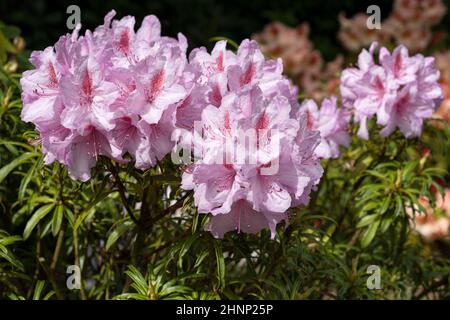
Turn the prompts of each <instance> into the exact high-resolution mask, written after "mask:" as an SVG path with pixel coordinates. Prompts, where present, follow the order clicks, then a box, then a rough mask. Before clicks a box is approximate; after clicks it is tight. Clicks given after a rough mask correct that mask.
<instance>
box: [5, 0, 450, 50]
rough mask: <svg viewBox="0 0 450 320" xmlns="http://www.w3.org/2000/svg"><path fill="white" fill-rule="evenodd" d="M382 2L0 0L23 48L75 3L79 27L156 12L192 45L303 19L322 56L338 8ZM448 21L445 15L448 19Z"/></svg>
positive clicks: (43, 40) (41, 42)
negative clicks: (114, 16) (112, 14)
mask: <svg viewBox="0 0 450 320" xmlns="http://www.w3.org/2000/svg"><path fill="white" fill-rule="evenodd" d="M375 3H376V4H378V5H379V6H380V7H381V11H382V15H383V16H387V15H388V14H389V12H390V10H391V7H392V1H389V0H388V1H374V0H368V1H366V0H350V1H339V0H325V1H318V0H310V1H308V0H306V1H305V0H296V1H288V0H271V1H256V0H253V1H245V0H228V1H207V0H190V1H180V0H158V1H117V0H116V1H106V0H102V1H74V0H70V1H55V0H53V1H47V0H33V1H19V0H0V20H2V21H4V22H6V23H7V24H12V25H16V26H18V27H20V28H21V29H22V34H23V35H24V37H25V39H26V41H27V47H28V49H42V48H44V47H45V46H48V45H52V44H53V43H55V42H56V41H57V39H58V37H59V36H60V35H62V34H64V33H67V32H68V30H67V28H66V19H67V17H68V14H66V8H67V6H68V5H70V4H77V5H79V6H80V8H81V22H82V24H83V27H84V28H89V29H93V28H95V26H97V25H99V24H101V23H102V22H103V16H104V15H105V14H106V13H107V12H108V11H109V10H111V9H113V8H114V9H115V10H116V11H117V13H118V17H122V16H124V15H134V16H136V18H137V21H138V25H139V24H140V21H141V20H142V18H143V17H144V16H145V15H148V14H155V15H157V16H158V17H159V18H160V20H161V22H162V25H163V34H164V35H172V36H173V35H175V34H176V33H177V32H182V33H184V34H185V35H186V36H187V38H188V40H189V45H190V46H191V47H195V46H201V45H206V46H208V45H209V43H208V39H209V38H210V37H213V36H226V37H229V38H231V39H234V40H236V41H240V40H242V39H244V38H247V37H249V36H250V35H251V34H252V33H254V32H257V31H259V30H262V29H263V27H264V25H266V24H267V23H269V22H271V21H274V20H279V21H282V22H284V23H286V24H288V25H291V26H295V25H297V24H299V23H301V22H303V21H308V22H309V23H310V24H311V30H312V32H311V38H312V39H313V41H314V43H315V45H316V46H317V47H318V49H319V50H321V51H322V52H323V53H324V55H325V57H326V58H327V59H331V58H333V57H334V56H335V55H336V54H337V53H338V52H339V51H341V50H342V48H341V46H340V44H339V42H338V41H337V40H336V33H337V31H338V29H339V23H338V20H337V16H338V13H339V12H341V11H343V12H346V13H347V14H348V15H353V14H354V13H356V12H360V11H363V12H364V11H365V10H366V8H367V7H368V6H369V5H371V4H375ZM447 22H448V19H447Z"/></svg>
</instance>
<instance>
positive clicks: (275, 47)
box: [253, 22, 343, 101]
mask: <svg viewBox="0 0 450 320" xmlns="http://www.w3.org/2000/svg"><path fill="white" fill-rule="evenodd" d="M309 33H310V27H309V25H308V23H306V22H305V23H302V24H300V25H299V26H297V27H295V28H291V27H288V26H286V25H284V24H282V23H281V22H272V23H270V24H268V25H267V26H266V27H265V28H264V30H263V31H262V32H260V33H257V34H254V35H253V39H255V40H256V41H258V43H259V44H260V45H261V51H262V52H263V53H264V54H265V55H266V56H269V57H272V58H278V57H279V58H281V59H283V68H284V71H285V73H286V74H288V75H289V77H290V78H291V79H293V81H294V82H295V83H296V84H298V86H299V88H300V91H301V92H300V93H301V94H302V95H304V96H305V97H307V98H311V99H314V100H316V101H322V100H323V99H324V98H326V97H328V96H330V95H333V94H337V93H338V91H339V73H340V72H341V70H342V63H343V57H342V56H340V55H339V56H337V57H336V58H335V59H334V60H333V61H331V62H325V61H324V59H323V57H322V54H321V53H320V51H318V50H317V49H316V48H315V47H314V44H313V43H312V41H311V40H310V39H309Z"/></svg>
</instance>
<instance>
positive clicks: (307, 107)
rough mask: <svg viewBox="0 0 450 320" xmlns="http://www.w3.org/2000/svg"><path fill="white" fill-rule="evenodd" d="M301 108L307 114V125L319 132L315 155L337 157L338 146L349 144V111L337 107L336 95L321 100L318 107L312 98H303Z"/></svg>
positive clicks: (338, 152)
mask: <svg viewBox="0 0 450 320" xmlns="http://www.w3.org/2000/svg"><path fill="white" fill-rule="evenodd" d="M301 109H302V110H303V111H305V112H306V114H307V116H308V118H307V119H308V127H309V128H310V129H312V130H317V131H319V132H320V137H321V140H320V144H319V145H318V146H317V148H316V150H315V153H316V155H317V156H318V157H320V158H325V159H328V158H337V157H339V156H340V154H341V152H340V150H339V146H340V145H342V146H345V147H348V145H349V144H350V140H351V138H350V135H349V132H348V123H349V121H350V116H351V115H350V113H349V112H348V111H347V110H345V109H339V108H338V107H337V100H336V97H332V98H331V99H325V100H324V101H322V105H321V107H320V109H319V108H318V107H317V104H316V103H315V102H314V101H313V100H305V101H304V102H303V103H302V105H301Z"/></svg>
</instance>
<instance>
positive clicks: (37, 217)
mask: <svg viewBox="0 0 450 320" xmlns="http://www.w3.org/2000/svg"><path fill="white" fill-rule="evenodd" d="M54 207H55V204H54V203H50V204H47V205H45V206H43V207H40V208H39V209H38V210H37V211H36V212H35V213H34V214H33V216H32V217H31V219H30V220H28V222H27V225H26V226H25V230H24V231H23V239H24V240H26V239H28V237H29V236H30V234H31V232H32V231H33V229H34V227H36V225H37V224H38V223H39V221H41V220H42V219H43V218H44V217H45V216H46V215H47V214H48V213H49V212H50V211H52V210H53V208H54Z"/></svg>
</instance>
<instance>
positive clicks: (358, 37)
mask: <svg viewBox="0 0 450 320" xmlns="http://www.w3.org/2000/svg"><path fill="white" fill-rule="evenodd" d="M339 24H340V29H339V32H338V36H337V37H338V39H339V41H340V42H341V43H342V45H343V46H344V47H345V48H346V49H347V50H349V51H352V52H358V51H360V50H361V49H362V48H367V47H369V46H370V44H371V43H372V42H377V43H382V44H384V43H387V42H388V41H389V39H390V34H389V33H388V30H386V28H385V26H384V24H383V25H382V27H381V29H369V28H367V15H366V14H365V13H357V14H355V15H354V16H353V17H351V18H347V17H346V16H345V14H344V13H340V14H339Z"/></svg>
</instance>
